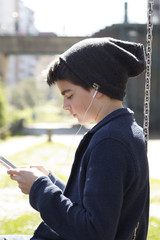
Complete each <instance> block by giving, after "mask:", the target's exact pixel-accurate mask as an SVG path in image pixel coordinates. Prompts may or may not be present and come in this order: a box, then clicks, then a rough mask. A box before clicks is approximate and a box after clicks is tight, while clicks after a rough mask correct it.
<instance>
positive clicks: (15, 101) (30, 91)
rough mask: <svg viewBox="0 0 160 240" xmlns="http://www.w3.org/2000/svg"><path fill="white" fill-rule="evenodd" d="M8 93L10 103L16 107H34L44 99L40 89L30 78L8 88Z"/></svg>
mask: <svg viewBox="0 0 160 240" xmlns="http://www.w3.org/2000/svg"><path fill="white" fill-rule="evenodd" d="M8 95H9V102H10V104H11V105H13V106H15V107H16V108H17V109H24V108H26V107H34V106H35V105H37V104H39V103H40V102H43V101H44V99H45V97H44V94H43V91H42V89H41V88H40V87H38V85H37V84H36V81H35V80H34V79H32V78H31V79H26V80H23V81H21V82H18V83H17V84H15V85H14V86H13V87H12V88H11V89H9V91H8Z"/></svg>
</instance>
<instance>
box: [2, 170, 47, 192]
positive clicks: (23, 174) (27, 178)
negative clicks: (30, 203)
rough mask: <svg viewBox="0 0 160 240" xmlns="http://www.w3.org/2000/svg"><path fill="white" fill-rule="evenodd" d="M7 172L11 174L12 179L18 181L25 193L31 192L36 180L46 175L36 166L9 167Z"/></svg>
mask: <svg viewBox="0 0 160 240" xmlns="http://www.w3.org/2000/svg"><path fill="white" fill-rule="evenodd" d="M7 173H8V174H9V175H10V178H11V179H12V180H15V181H17V183H18V186H19V188H20V189H21V191H22V192H23V193H24V194H29V192H30V190H31V187H32V185H33V183H34V181H35V180H36V179H37V178H39V177H41V176H44V175H45V174H44V173H42V172H41V171H39V170H38V169H37V168H34V167H33V168H31V167H22V168H16V169H9V170H8V171H7Z"/></svg>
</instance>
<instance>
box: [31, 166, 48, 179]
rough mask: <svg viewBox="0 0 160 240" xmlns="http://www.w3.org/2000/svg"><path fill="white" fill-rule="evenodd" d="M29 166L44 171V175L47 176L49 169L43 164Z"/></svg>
mask: <svg viewBox="0 0 160 240" xmlns="http://www.w3.org/2000/svg"><path fill="white" fill-rule="evenodd" d="M29 167H30V168H37V169H38V170H39V171H41V172H42V173H44V174H45V175H46V176H49V171H48V170H47V169H46V168H45V167H44V166H43V165H36V164H33V165H30V166H29Z"/></svg>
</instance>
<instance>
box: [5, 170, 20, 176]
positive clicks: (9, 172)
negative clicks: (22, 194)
mask: <svg viewBox="0 0 160 240" xmlns="http://www.w3.org/2000/svg"><path fill="white" fill-rule="evenodd" d="M7 173H8V174H9V175H19V170H18V169H12V168H10V169H9V170H8V171H7Z"/></svg>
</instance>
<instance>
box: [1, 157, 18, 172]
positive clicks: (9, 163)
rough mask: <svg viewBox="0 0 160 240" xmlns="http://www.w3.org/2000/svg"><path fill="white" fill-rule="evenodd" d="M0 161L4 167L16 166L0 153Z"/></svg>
mask: <svg viewBox="0 0 160 240" xmlns="http://www.w3.org/2000/svg"><path fill="white" fill-rule="evenodd" d="M0 163H2V164H3V166H5V167H6V168H8V169H9V168H16V166H14V165H13V164H12V163H11V162H10V161H8V160H7V159H5V158H4V157H2V156H1V155H0Z"/></svg>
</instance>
